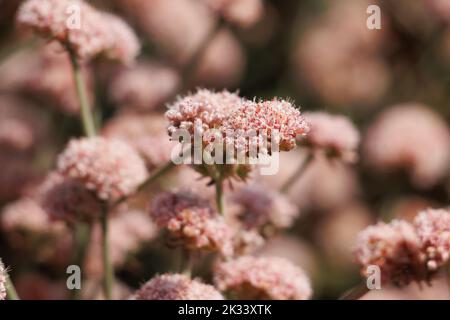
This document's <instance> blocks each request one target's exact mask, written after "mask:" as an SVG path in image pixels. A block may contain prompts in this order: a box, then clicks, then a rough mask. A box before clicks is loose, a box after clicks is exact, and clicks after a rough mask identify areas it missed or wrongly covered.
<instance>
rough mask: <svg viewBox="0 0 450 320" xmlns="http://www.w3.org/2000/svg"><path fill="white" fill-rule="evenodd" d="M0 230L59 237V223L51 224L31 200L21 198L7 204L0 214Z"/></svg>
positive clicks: (61, 226) (38, 206)
mask: <svg viewBox="0 0 450 320" xmlns="http://www.w3.org/2000/svg"><path fill="white" fill-rule="evenodd" d="M1 228H2V229H3V230H4V231H5V232H14V231H15V232H19V233H20V232H26V233H32V234H42V235H60V234H61V232H62V231H64V225H63V224H61V223H52V222H51V220H50V219H49V216H48V215H47V213H46V212H45V211H44V209H43V208H42V207H41V206H40V204H39V202H38V201H36V200H34V199H32V198H22V199H19V200H17V201H15V202H12V203H10V204H8V205H7V206H6V207H5V208H4V209H3V211H2V214H1Z"/></svg>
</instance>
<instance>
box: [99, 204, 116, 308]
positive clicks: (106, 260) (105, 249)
mask: <svg viewBox="0 0 450 320" xmlns="http://www.w3.org/2000/svg"><path fill="white" fill-rule="evenodd" d="M101 224H102V259H103V292H104V295H105V299H106V300H111V299H112V287H113V282H114V270H113V266H112V264H111V261H110V257H109V241H108V210H106V208H105V209H104V210H103V214H102V218H101Z"/></svg>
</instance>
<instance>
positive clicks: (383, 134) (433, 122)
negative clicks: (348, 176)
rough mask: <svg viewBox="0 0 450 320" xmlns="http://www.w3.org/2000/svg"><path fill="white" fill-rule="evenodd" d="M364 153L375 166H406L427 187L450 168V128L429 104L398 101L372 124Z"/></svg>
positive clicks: (411, 174)
mask: <svg viewBox="0 0 450 320" xmlns="http://www.w3.org/2000/svg"><path fill="white" fill-rule="evenodd" d="M364 153H365V157H366V160H367V162H368V163H369V164H370V165H371V166H373V167H374V168H376V169H378V170H380V171H387V170H392V169H405V170H406V171H407V173H408V174H409V176H410V178H411V180H412V183H413V184H414V185H416V186H417V187H421V188H427V187H430V186H433V185H435V184H436V183H437V182H438V181H439V180H440V179H441V178H442V177H443V176H445V175H446V174H447V173H448V172H449V170H450V131H449V129H448V126H447V124H446V123H445V121H444V120H443V119H441V118H440V117H439V115H437V114H436V113H434V112H433V111H432V110H431V109H430V108H428V107H427V106H424V105H421V104H415V103H410V104H401V105H396V106H393V107H391V108H389V109H387V110H386V111H384V112H383V113H382V114H381V115H380V116H379V117H378V119H377V120H375V122H374V123H373V124H372V125H371V126H370V127H369V129H368V132H367V136H366V138H365V150H364Z"/></svg>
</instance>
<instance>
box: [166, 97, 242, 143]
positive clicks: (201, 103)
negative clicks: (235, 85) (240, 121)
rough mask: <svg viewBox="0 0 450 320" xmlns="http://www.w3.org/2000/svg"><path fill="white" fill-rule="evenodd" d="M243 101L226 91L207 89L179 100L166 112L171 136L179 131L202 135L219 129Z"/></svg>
mask: <svg viewBox="0 0 450 320" xmlns="http://www.w3.org/2000/svg"><path fill="white" fill-rule="evenodd" d="M242 101H243V99H242V98H241V97H239V96H238V95H237V94H235V93H231V92H228V91H226V90H224V91H221V92H212V91H209V90H206V89H199V90H197V92H196V93H194V94H191V95H188V96H186V97H183V98H179V99H178V100H177V101H176V102H175V103H173V104H171V105H169V110H168V111H167V112H166V117H167V119H168V120H169V129H168V130H169V135H172V134H173V133H175V132H176V131H177V130H179V129H184V130H187V131H188V132H189V133H191V134H194V133H198V134H200V135H201V134H203V133H204V132H205V131H207V130H209V129H217V128H219V127H220V126H221V125H222V123H223V121H224V120H225V119H226V118H227V117H228V115H229V114H230V113H231V112H232V111H233V110H236V109H237V108H238V107H239V106H240V105H241V104H242Z"/></svg>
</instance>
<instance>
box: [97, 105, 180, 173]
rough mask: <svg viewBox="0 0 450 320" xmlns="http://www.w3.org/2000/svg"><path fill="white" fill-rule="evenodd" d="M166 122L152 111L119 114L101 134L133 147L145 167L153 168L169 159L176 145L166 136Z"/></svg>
mask: <svg viewBox="0 0 450 320" xmlns="http://www.w3.org/2000/svg"><path fill="white" fill-rule="evenodd" d="M166 122H167V121H166V119H165V118H164V117H163V116H160V115H158V114H153V113H151V114H145V115H144V114H137V115H136V114H124V115H119V116H117V117H114V118H113V119H111V120H110V121H109V122H107V123H106V124H105V126H104V127H103V130H102V135H103V136H104V137H107V138H109V139H118V140H122V141H124V142H126V143H128V144H129V145H130V146H132V147H134V148H135V149H136V151H138V152H139V154H140V155H141V156H142V158H143V159H144V161H145V163H146V165H147V168H148V169H149V170H153V169H155V168H156V167H159V166H161V165H164V164H166V163H167V162H168V161H170V156H171V152H172V150H173V149H174V148H175V147H176V146H177V145H178V144H177V143H176V142H174V141H170V139H169V137H168V136H167V123H166Z"/></svg>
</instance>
